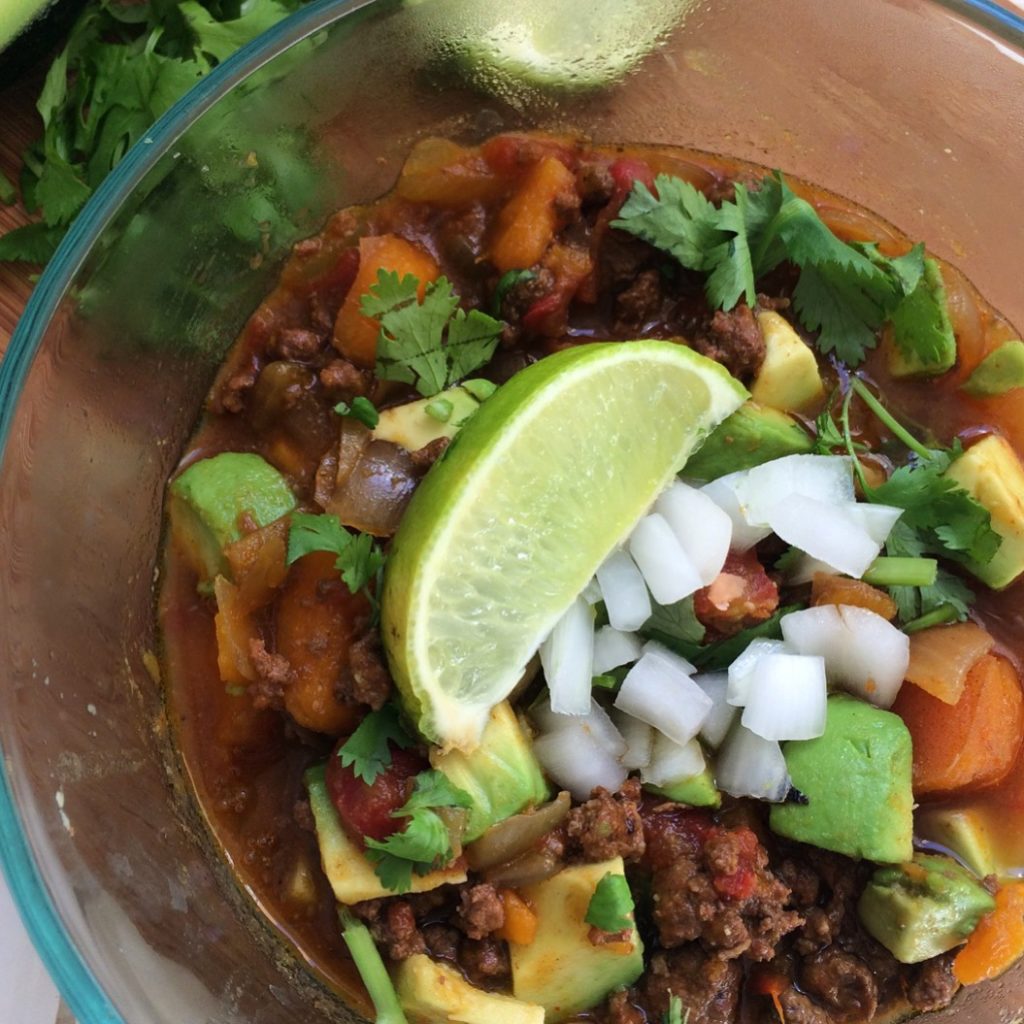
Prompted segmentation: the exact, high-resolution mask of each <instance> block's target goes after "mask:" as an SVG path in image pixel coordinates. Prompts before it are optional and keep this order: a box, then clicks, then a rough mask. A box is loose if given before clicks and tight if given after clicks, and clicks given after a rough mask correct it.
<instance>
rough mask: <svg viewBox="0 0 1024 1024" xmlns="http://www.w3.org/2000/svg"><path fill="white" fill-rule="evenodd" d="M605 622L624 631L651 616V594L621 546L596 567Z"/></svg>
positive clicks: (633, 628) (638, 625)
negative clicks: (606, 618) (602, 599)
mask: <svg viewBox="0 0 1024 1024" xmlns="http://www.w3.org/2000/svg"><path fill="white" fill-rule="evenodd" d="M597 582H598V583H599V584H600V587H601V595H602V597H603V598H604V606H605V609H606V611H607V612H608V622H609V623H610V624H611V625H612V626H614V627H615V628H616V629H619V630H622V631H624V632H630V631H632V630H636V629H639V628H640V627H641V626H642V625H643V624H644V623H645V622H646V621H647V620H648V619H649V618H650V617H651V596H650V594H648V593H647V584H646V583H644V578H643V576H642V575H641V573H640V570H639V569H638V568H637V567H636V563H635V562H634V561H633V559H632V558H630V557H629V554H628V553H627V552H626V551H624V550H623V549H622V548H619V549H617V550H615V551H613V552H612V553H611V554H610V555H609V556H608V557H607V558H606V559H605V561H604V564H603V565H601V567H600V568H599V569H598V570H597Z"/></svg>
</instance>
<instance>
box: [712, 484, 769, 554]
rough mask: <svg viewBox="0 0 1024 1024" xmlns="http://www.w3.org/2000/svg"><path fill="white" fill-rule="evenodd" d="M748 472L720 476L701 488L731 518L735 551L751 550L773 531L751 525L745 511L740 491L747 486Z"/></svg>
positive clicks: (732, 545) (766, 527) (732, 542)
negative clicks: (741, 502)
mask: <svg viewBox="0 0 1024 1024" xmlns="http://www.w3.org/2000/svg"><path fill="white" fill-rule="evenodd" d="M748 472H749V470H745V469H744V470H740V471H739V472H738V473H729V474H728V475H727V476H720V477H719V478H718V479H717V480H712V481H711V483H709V484H705V485H704V486H703V487H702V488H701V493H702V494H706V495H707V496H708V497H709V498H710V499H711V500H712V501H713V502H714V503H715V504H716V505H717V506H718V507H719V508H720V509H721V510H722V511H723V512H724V513H725V514H726V515H727V516H728V517H729V519H730V520H731V522H732V541H731V547H732V550H733V551H749V550H750V548H752V547H753V546H754V545H755V544H756V543H757V542H758V541H761V540H764V538H765V537H767V536H768V535H769V534H770V533H771V532H772V530H771V527H770V526H751V525H750V523H748V522H747V518H746V516H745V515H744V513H743V507H742V506H741V504H740V499H739V491H740V489H741V488H742V487H744V486H745V481H746V479H747V473H748Z"/></svg>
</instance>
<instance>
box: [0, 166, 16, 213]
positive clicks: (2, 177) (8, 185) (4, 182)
mask: <svg viewBox="0 0 1024 1024" xmlns="http://www.w3.org/2000/svg"><path fill="white" fill-rule="evenodd" d="M17 201H18V192H17V189H15V187H14V182H13V181H11V179H10V178H8V177H7V175H6V174H4V173H3V171H0V203H2V204H3V205H4V206H10V205H11V203H16V202H17Z"/></svg>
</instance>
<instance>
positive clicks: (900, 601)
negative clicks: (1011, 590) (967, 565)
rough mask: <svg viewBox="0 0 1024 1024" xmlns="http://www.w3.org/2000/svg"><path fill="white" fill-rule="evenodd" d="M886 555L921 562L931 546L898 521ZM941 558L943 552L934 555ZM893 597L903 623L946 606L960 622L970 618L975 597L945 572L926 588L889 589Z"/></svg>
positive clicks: (917, 533)
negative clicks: (918, 559) (938, 555)
mask: <svg viewBox="0 0 1024 1024" xmlns="http://www.w3.org/2000/svg"><path fill="white" fill-rule="evenodd" d="M885 552H886V554H887V555H891V556H895V557H911V558H920V557H921V556H922V555H924V554H926V553H927V552H928V545H927V543H926V542H925V540H924V539H922V537H921V534H920V532H919V531H917V530H915V529H913V528H912V527H910V526H908V525H907V524H906V523H903V522H902V521H899V522H897V523H896V525H895V526H894V527H893V528H892V531H891V532H890V534H889V536H888V538H887V539H886V542H885ZM935 553H936V554H940V553H941V552H935ZM887 589H888V591H889V594H890V596H891V597H892V599H893V600H894V601H895V602H896V607H897V610H898V613H899V619H900V622H903V623H907V622H912V621H913V620H914V619H918V618H920V617H921V616H922V615H927V614H928V613H929V612H933V611H935V610H936V609H938V608H942V607H943V606H947V605H948V606H950V607H952V608H953V609H954V610H955V612H956V617H957V619H958V620H959V621H961V622H962V621H963V620H964V619H966V618H967V616H968V613H969V612H970V609H971V605H972V604H973V603H974V594H973V592H972V591H971V588H970V587H968V586H967V584H966V583H964V581H963V580H962V579H960V577H959V576H954V575H953V574H952V573H951V572H949V571H948V570H946V569H941V568H940V569H939V571H938V573H937V574H936V578H935V582H934V583H933V584H932V585H931V586H927V587H888V588H887Z"/></svg>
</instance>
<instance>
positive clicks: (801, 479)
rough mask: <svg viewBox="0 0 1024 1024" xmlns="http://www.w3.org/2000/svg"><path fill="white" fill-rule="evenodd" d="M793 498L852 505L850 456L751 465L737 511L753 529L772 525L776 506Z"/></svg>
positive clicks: (804, 457)
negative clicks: (741, 513)
mask: <svg viewBox="0 0 1024 1024" xmlns="http://www.w3.org/2000/svg"><path fill="white" fill-rule="evenodd" d="M795 495H800V496H801V497H804V498H813V499H814V500H815V501H818V502H821V503H822V504H824V505H846V504H850V503H852V502H853V501H854V492H853V467H852V463H851V461H850V458H849V456H847V455H786V456H784V457H783V458H781V459H772V460H771V462H765V463H763V464H762V465H760V466H754V468H753V469H750V470H748V471H747V478H746V480H745V481H743V482H742V484H741V486H739V487H737V497H738V498H739V502H740V508H741V509H742V510H743V514H744V516H745V518H746V520H747V522H748V523H750V524H751V525H756V526H772V522H771V519H772V513H773V512H774V511H775V509H776V507H777V506H779V505H780V504H782V503H783V502H788V501H789V500H790V499H792V498H793V497H794V496H795ZM812 525H813V524H812ZM773 528H774V527H773ZM775 532H776V533H777V532H778V531H777V530H776V531H775ZM790 543H792V542H790ZM797 546H798V547H801V545H797ZM803 550H806V549H803Z"/></svg>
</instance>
